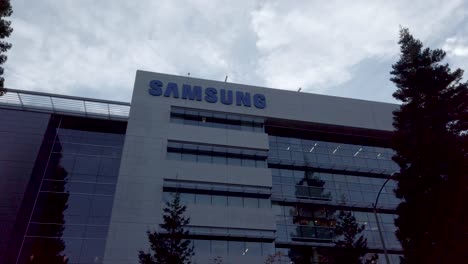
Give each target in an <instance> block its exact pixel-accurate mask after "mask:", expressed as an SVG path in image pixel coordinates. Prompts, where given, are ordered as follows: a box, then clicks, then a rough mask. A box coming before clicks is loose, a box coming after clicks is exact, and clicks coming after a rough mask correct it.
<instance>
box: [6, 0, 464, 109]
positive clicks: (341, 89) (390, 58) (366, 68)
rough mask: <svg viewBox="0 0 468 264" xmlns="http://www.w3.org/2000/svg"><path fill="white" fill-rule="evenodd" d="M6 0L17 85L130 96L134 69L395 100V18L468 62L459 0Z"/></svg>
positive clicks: (454, 60) (9, 80)
mask: <svg viewBox="0 0 468 264" xmlns="http://www.w3.org/2000/svg"><path fill="white" fill-rule="evenodd" d="M11 3H12V5H13V11H14V13H13V16H12V17H11V20H12V26H13V28H14V32H13V34H12V36H11V38H10V39H9V41H10V42H12V44H13V48H12V49H11V50H10V51H9V53H8V61H7V63H6V65H5V68H6V70H5V78H6V87H10V88H16V89H24V90H35V91H46V92H52V93H60V94H67V95H77V96H85V97H97V98H103V99H112V100H120V101H130V99H131V91H132V89H133V83H134V78H135V72H136V70H137V69H141V70H148V71H155V72H162V73H169V74H178V75H186V74H187V73H188V72H190V75H191V76H192V77H198V78H204V79H213V80H220V81H224V78H225V76H226V75H228V76H229V80H228V81H230V82H236V83H241V84H250V85H257V86H266V87H273V88H279V89H288V90H297V89H298V87H302V90H303V91H307V92H312V93H320V94H329V95H337V96H345V97H352V98H360V99H367V100H377V101H384V102H394V100H393V98H392V96H391V94H392V92H393V90H394V86H393V84H392V83H391V82H390V81H389V77H390V75H389V71H390V69H391V65H392V63H394V62H395V61H396V60H397V59H398V52H399V47H398V45H397V41H398V31H399V26H400V25H401V26H405V27H409V28H410V31H411V33H413V35H414V36H415V37H417V38H419V39H421V40H422V41H423V42H424V44H426V45H429V46H430V47H432V48H444V49H445V50H446V51H447V52H448V59H447V60H448V62H449V63H451V65H452V66H453V67H460V68H463V69H467V70H468V1H463V0H442V1H439V0H420V1H407V0H401V1H395V0H392V1H388V0H387V1H371V0H367V1H359V0H354V1H348V0H342V1H331V0H327V1H315V0H308V1H286V0H283V1H253V0H252V1H247V0H246V1H241V0H236V1H232V0H229V1H218V0H216V1H215V0H200V1H184V0H167V1H163V0H131V1H129V0H12V1H11ZM465 77H466V75H465Z"/></svg>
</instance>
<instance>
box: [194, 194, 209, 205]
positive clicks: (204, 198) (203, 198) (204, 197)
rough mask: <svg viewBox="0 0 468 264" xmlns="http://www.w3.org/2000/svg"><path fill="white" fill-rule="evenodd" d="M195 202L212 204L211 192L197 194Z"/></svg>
mask: <svg viewBox="0 0 468 264" xmlns="http://www.w3.org/2000/svg"><path fill="white" fill-rule="evenodd" d="M195 202H196V203H197V204H211V195H209V194H198V193H197V194H196V195H195Z"/></svg>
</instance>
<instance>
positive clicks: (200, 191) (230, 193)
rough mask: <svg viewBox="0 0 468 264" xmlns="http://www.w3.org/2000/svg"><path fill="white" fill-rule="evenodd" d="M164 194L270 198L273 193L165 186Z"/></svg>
mask: <svg viewBox="0 0 468 264" xmlns="http://www.w3.org/2000/svg"><path fill="white" fill-rule="evenodd" d="M163 191H164V192H181V193H193V194H212V195H223V196H235V197H252V198H265V199H268V198H270V195H271V192H266V191H263V192H262V191H259V192H256V193H254V192H242V191H240V190H237V191H233V190H230V189H226V190H219V189H218V190H213V189H211V190H209V189H193V188H187V187H175V186H171V187H169V186H164V187H163Z"/></svg>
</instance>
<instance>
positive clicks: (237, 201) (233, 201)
mask: <svg viewBox="0 0 468 264" xmlns="http://www.w3.org/2000/svg"><path fill="white" fill-rule="evenodd" d="M228 205H229V206H235V207H242V206H243V203H242V197H237V196H229V197H228Z"/></svg>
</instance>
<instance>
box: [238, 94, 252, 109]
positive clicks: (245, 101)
mask: <svg viewBox="0 0 468 264" xmlns="http://www.w3.org/2000/svg"><path fill="white" fill-rule="evenodd" d="M236 105H238V106H241V105H244V106H248V107H250V106H251V105H250V93H243V92H239V91H238V92H236Z"/></svg>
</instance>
